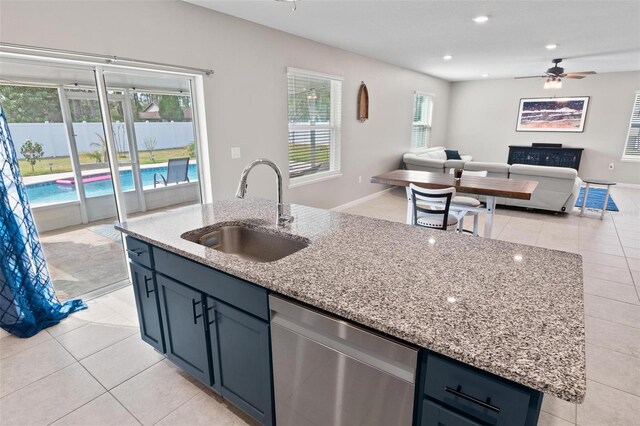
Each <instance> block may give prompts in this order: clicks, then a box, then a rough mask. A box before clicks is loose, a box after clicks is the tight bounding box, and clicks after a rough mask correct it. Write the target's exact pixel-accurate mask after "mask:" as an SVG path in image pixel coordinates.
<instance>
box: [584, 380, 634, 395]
mask: <svg viewBox="0 0 640 426" xmlns="http://www.w3.org/2000/svg"><path fill="white" fill-rule="evenodd" d="M587 380H591V381H592V382H595V383H597V384H599V385H602V386H606V387H608V388H611V389H615V390H617V391H620V392H622V393H626V394H627V395H631V396H633V397H635V398H638V399H639V400H640V395H638V394H635V393H631V392H629V391H626V390H624V389H620V388H617V387H615V386H611V385H608V384H606V383H602V382H599V381H597V380H594V379H590V378H588V377H587Z"/></svg>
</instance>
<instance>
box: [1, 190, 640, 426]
mask: <svg viewBox="0 0 640 426" xmlns="http://www.w3.org/2000/svg"><path fill="white" fill-rule="evenodd" d="M613 197H614V199H615V201H616V203H617V204H618V206H619V208H620V210H621V212H619V213H607V215H606V217H605V220H603V221H600V220H598V219H596V218H595V217H596V216H595V213H594V214H593V215H592V216H591V217H582V218H581V217H579V216H577V215H576V214H571V215H563V216H553V215H546V214H539V213H529V212H522V211H513V210H504V209H498V211H497V215H496V218H495V221H494V229H493V233H494V237H495V238H498V239H502V240H507V241H513V242H519V243H524V244H532V245H538V246H541V247H548V248H555V249H561V250H567V251H573V252H577V253H581V254H582V256H583V260H584V275H585V311H586V318H585V322H586V334H587V379H588V385H587V397H586V400H585V402H584V404H581V405H578V406H576V405H574V404H570V403H567V402H564V401H561V400H558V399H556V398H553V397H550V396H548V397H545V400H544V404H543V412H542V415H541V416H540V422H539V424H540V425H571V424H579V425H636V424H638V423H639V421H640V299H639V297H638V292H639V291H640V190H631V189H624V188H615V189H614V191H613ZM347 212H349V213H355V214H362V215H366V216H373V217H380V218H383V219H387V220H395V221H399V222H403V221H404V219H405V199H404V192H403V191H398V190H394V191H390V192H387V193H385V194H384V195H383V196H381V197H378V198H375V199H373V200H369V201H367V202H366V203H362V204H360V205H357V206H354V207H352V208H350V209H349V210H348V211H347ZM468 222H471V221H468ZM467 226H468V227H470V226H471V223H467ZM481 229H482V223H481ZM469 238H472V237H469ZM89 305H90V308H89V309H87V310H85V311H82V312H79V313H76V314H73V315H72V316H70V317H69V318H67V319H66V320H64V321H63V322H62V323H60V324H59V325H57V326H55V327H52V328H49V329H47V330H46V331H44V332H41V333H39V334H38V335H36V336H35V337H32V338H30V339H18V338H15V337H13V336H10V335H8V334H7V333H5V332H3V331H0V424H1V425H45V424H54V423H55V424H56V425H128V424H132V425H133V424H145V425H146V424H162V425H199V424H203V425H204V424H207V425H241V424H247V423H248V424H252V423H253V422H252V420H251V419H248V418H247V417H246V416H244V415H243V414H242V413H239V412H238V410H237V409H235V408H234V407H232V406H230V405H227V404H226V403H225V402H224V401H222V400H221V399H220V398H218V397H217V396H215V395H214V394H213V393H212V392H211V391H209V390H207V389H206V388H205V387H204V386H202V385H201V384H199V383H198V382H197V381H195V380H194V379H191V378H190V377H189V376H188V375H187V374H186V373H183V372H181V371H180V370H179V369H177V368H176V367H174V366H173V365H172V364H171V363H169V362H168V361H166V360H164V358H163V357H162V356H161V355H159V354H157V353H156V352H154V351H153V350H152V349H151V347H150V346H148V345H147V344H145V343H143V342H142V341H141V340H140V338H139V331H138V328H137V316H136V311H135V304H134V300H133V293H132V289H131V287H130V286H129V287H126V288H124V289H122V290H118V291H116V292H113V293H110V294H108V295H105V296H102V297H100V298H98V299H94V300H92V301H90V302H89Z"/></svg>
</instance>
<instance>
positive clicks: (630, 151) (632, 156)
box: [622, 90, 640, 161]
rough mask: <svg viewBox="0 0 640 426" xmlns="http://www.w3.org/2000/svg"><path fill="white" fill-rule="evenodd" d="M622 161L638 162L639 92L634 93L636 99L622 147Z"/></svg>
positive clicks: (639, 159)
mask: <svg viewBox="0 0 640 426" xmlns="http://www.w3.org/2000/svg"><path fill="white" fill-rule="evenodd" d="M622 159H623V160H637V161H640V90H639V91H637V92H636V99H635V101H634V102H633V111H632V112H631V121H630V123H629V132H628V133H627V143H626V144H625V146H624V154H623V155H622Z"/></svg>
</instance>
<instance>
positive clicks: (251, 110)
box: [0, 1, 450, 208]
mask: <svg viewBox="0 0 640 426" xmlns="http://www.w3.org/2000/svg"><path fill="white" fill-rule="evenodd" d="M290 18H292V19H295V16H290ZM0 40H2V41H3V42H9V43H19V44H26V45H34V46H44V47H51V48H58V49H69V50H79V51H84V52H93V53H100V54H110V55H117V56H123V57H134V58H139V59H145V60H151V61H160V62H169V63H174V64H183V65H189V66H195V67H203V68H214V69H215V71H216V73H215V75H214V76H213V77H206V78H205V88H204V90H205V104H206V112H207V122H206V124H207V130H208V134H209V138H210V140H209V141H208V143H209V146H210V155H211V161H212V165H213V167H212V170H211V174H212V180H213V186H214V197H215V198H217V199H220V198H228V197H231V196H233V194H234V193H235V189H236V185H237V182H238V178H239V176H240V172H241V171H242V169H243V167H244V166H245V164H246V163H247V162H249V161H250V160H253V159H255V158H257V157H267V158H270V159H273V160H274V161H276V162H277V163H278V164H279V165H280V166H281V167H282V168H286V164H287V158H288V156H287V110H286V107H287V106H286V99H287V96H286V93H287V92H286V91H287V82H286V74H285V68H286V67H287V66H291V67H297V68H304V69H309V70H314V71H319V72H325V73H330V74H338V75H342V76H343V77H344V83H343V99H342V100H343V108H342V111H343V119H342V125H343V128H342V171H343V176H342V177H341V178H337V179H332V180H329V181H325V182H321V183H315V184H311V185H306V186H302V187H299V188H295V189H290V190H287V191H286V194H285V196H286V201H293V202H299V203H303V204H309V205H313V206H319V207H325V208H328V207H334V206H337V205H340V204H344V203H347V202H349V201H352V200H354V199H357V198H360V197H364V196H366V195H369V194H372V193H374V192H377V191H380V190H382V189H383V187H382V186H381V185H373V184H370V183H368V181H369V177H370V176H373V175H374V174H376V173H381V172H385V171H388V170H392V169H394V168H396V167H397V166H398V164H399V162H400V159H401V156H402V153H404V152H405V151H407V150H408V149H409V148H410V144H411V118H412V108H413V92H414V91H415V90H420V91H425V92H431V93H434V94H435V95H436V101H435V102H436V104H435V108H434V115H433V119H434V123H433V138H432V144H433V145H443V144H444V143H445V140H446V121H447V114H446V112H447V110H448V98H449V87H450V84H449V83H448V82H446V81H443V80H439V79H436V78H432V77H429V76H426V75H423V74H419V73H416V72H412V71H408V70H405V69H402V68H399V67H396V66H392V65H389V64H385V63H382V62H379V61H375V60H373V59H369V58H366V57H363V56H360V55H356V54H353V53H349V52H346V51H343V50H339V49H336V48H332V47H329V46H326V45H322V44H319V43H315V42H312V41H309V40H306V39H303V38H300V37H296V36H292V35H289V34H285V33H283V32H279V31H276V30H272V29H269V28H266V27H263V26H260V25H256V24H253V23H250V22H248V21H244V20H240V19H237V18H233V17H230V16H227V15H223V14H220V13H216V12H214V11H210V10H207V9H203V8H200V7H197V6H194V5H190V4H186V3H182V2H165V1H162V2H116V1H109V2H99V1H91V2H78V1H71V2H67V1H54V2H51V1H46V2H11V1H2V2H1V3H0ZM361 81H365V82H366V83H367V86H368V88H369V95H370V99H371V104H370V105H371V106H370V119H369V121H367V122H365V123H359V122H358V121H357V120H356V107H357V92H358V87H359V85H360V82H361ZM234 146H239V147H240V148H241V149H242V158H241V159H239V160H232V159H231V152H230V148H231V147H234ZM359 176H362V183H361V184H359V183H358V177H359ZM273 180H274V177H273V176H272V173H271V172H270V171H269V170H268V169H266V168H264V170H260V168H259V169H256V172H255V175H254V176H252V177H250V179H249V195H261V196H266V197H271V198H272V197H274V193H275V185H274V184H273Z"/></svg>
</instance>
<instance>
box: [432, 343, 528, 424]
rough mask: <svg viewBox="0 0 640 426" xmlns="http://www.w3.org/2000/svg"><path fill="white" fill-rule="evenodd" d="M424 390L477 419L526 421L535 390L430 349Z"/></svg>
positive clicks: (499, 422) (433, 397) (496, 422)
mask: <svg viewBox="0 0 640 426" xmlns="http://www.w3.org/2000/svg"><path fill="white" fill-rule="evenodd" d="M424 393H425V395H427V396H428V397H431V398H432V399H435V400H436V401H439V402H441V403H443V404H445V405H447V406H449V407H453V408H455V409H457V410H459V411H461V412H463V413H465V414H468V415H469V416H470V417H472V418H474V419H478V420H480V421H482V422H486V423H490V424H503V425H524V424H526V422H527V413H528V408H529V400H530V398H531V392H530V391H528V390H527V389H526V388H524V387H521V386H518V385H516V384H514V383H509V382H507V381H506V380H504V379H500V378H498V377H496V376H494V375H492V374H490V373H486V372H482V371H480V370H477V369H475V368H473V367H470V366H466V365H463V364H462V363H459V362H456V361H454V360H451V359H448V358H444V357H442V356H439V355H435V354H432V353H430V354H429V356H428V358H427V368H426V377H425V387H424Z"/></svg>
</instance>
